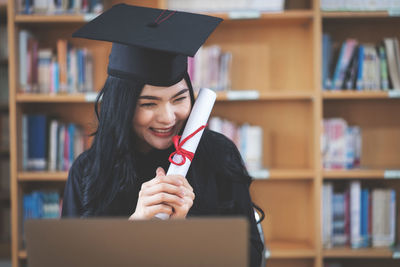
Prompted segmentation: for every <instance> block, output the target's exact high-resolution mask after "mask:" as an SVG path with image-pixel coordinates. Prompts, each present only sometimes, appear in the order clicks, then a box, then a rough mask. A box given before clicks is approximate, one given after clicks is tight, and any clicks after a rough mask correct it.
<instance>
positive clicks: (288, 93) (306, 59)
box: [0, 0, 400, 267]
mask: <svg viewBox="0 0 400 267" xmlns="http://www.w3.org/2000/svg"><path fill="white" fill-rule="evenodd" d="M120 2H125V3H128V4H137V5H146V6H150V7H160V8H166V7H167V0H112V1H107V3H106V8H108V7H109V6H111V5H112V4H115V3H120ZM16 3H17V2H16V0H9V7H10V8H9V9H8V10H7V12H8V18H7V19H8V23H9V47H10V58H9V61H8V66H9V68H10V81H9V83H10V103H9V110H10V111H9V112H10V127H11V128H10V129H11V134H10V138H11V146H10V157H11V176H12V181H11V193H10V199H11V204H12V214H11V217H12V227H13V229H12V262H13V267H19V266H21V265H23V264H25V262H26V259H27V253H26V250H24V247H23V246H22V227H21V225H22V217H21V216H20V214H22V210H21V208H22V197H23V194H24V193H25V192H27V191H29V189H30V188H31V187H35V188H37V187H39V186H42V185H43V186H44V187H45V186H46V185H47V184H48V185H53V184H54V183H56V184H57V185H62V184H63V183H64V182H65V181H66V179H67V176H68V173H67V172H28V171H24V170H23V169H22V155H21V151H22V149H21V138H22V137H21V116H22V114H23V113H28V112H33V111H35V112H43V113H46V114H53V113H57V114H59V115H60V118H61V119H63V120H66V121H71V122H76V123H78V124H80V125H85V129H87V130H88V132H90V130H92V128H91V127H90V126H86V125H87V124H90V123H92V122H93V115H92V114H93V107H92V105H93V102H94V100H95V96H96V94H89V95H87V94H70V95H67V94H66V95H47V94H28V93H21V90H20V87H19V84H18V79H19V78H18V77H19V73H18V72H19V62H18V32H19V31H20V30H22V29H29V30H31V31H32V32H33V34H34V35H35V36H37V37H38V39H39V46H41V45H43V46H44V47H54V44H55V42H56V40H57V39H59V38H67V39H68V40H69V41H71V42H72V43H73V44H74V45H76V46H79V47H87V48H88V49H89V50H91V51H92V52H93V56H94V58H95V60H96V61H95V69H94V76H95V79H94V82H95V85H94V87H95V90H97V91H98V90H100V88H101V87H102V85H103V83H104V81H105V78H106V70H107V68H106V67H107V62H108V54H109V51H110V45H109V44H105V43H104V42H95V41H91V40H83V39H73V38H71V37H70V35H71V33H72V32H73V31H74V30H75V29H76V28H78V27H79V26H80V25H82V24H83V23H85V22H86V21H88V20H89V19H91V18H93V15H22V14H18V13H17V12H16V10H15V6H16ZM286 7H287V9H286V10H285V11H284V12H280V13H266V12H238V13H236V14H235V13H234V12H231V13H216V14H214V15H216V16H220V17H222V18H223V19H224V20H225V21H224V22H223V23H222V24H221V25H220V26H219V27H218V28H217V30H216V31H215V33H213V34H212V36H211V37H210V39H209V40H208V41H207V42H206V45H214V44H218V45H219V46H220V47H221V48H222V50H224V51H230V52H231V53H232V55H233V63H232V75H231V76H232V90H231V91H229V92H219V93H218V97H217V103H216V105H215V107H214V110H213V113H212V115H213V116H219V117H222V118H226V119H229V120H231V121H234V122H236V123H238V124H242V123H250V124H253V125H259V126H261V127H262V128H263V166H264V168H265V170H264V172H262V173H261V174H259V177H258V179H255V180H254V182H253V183H252V185H251V187H250V192H251V195H252V199H253V201H254V202H255V203H256V204H257V205H259V206H260V207H261V208H262V209H263V210H264V211H265V214H266V218H265V220H264V221H263V223H262V227H263V231H264V237H265V240H266V244H267V246H268V247H269V249H270V254H269V255H266V256H267V257H268V258H269V259H268V262H267V265H268V266H280V267H288V266H300V267H323V266H324V263H325V262H326V261H329V260H331V259H334V260H337V261H346V260H352V259H357V260H359V259H360V260H364V261H363V263H365V261H369V260H371V258H374V259H377V260H380V261H382V263H383V264H386V263H387V262H386V260H389V259H390V258H391V257H392V256H393V254H391V251H390V249H362V250H352V249H349V248H341V249H329V250H326V249H323V247H322V240H321V239H322V237H321V228H322V225H321V210H320V207H321V197H322V196H321V194H322V192H321V191H322V190H321V188H322V183H323V181H324V180H335V181H336V180H346V179H347V180H350V179H365V180H368V182H369V181H370V180H383V179H385V178H387V177H385V176H387V175H389V176H390V175H392V176H396V175H397V170H400V154H399V153H398V151H399V150H396V151H397V153H395V152H394V151H395V149H397V148H400V139H399V133H400V120H399V116H398V114H400V100H399V99H400V98H399V97H400V95H399V94H398V93H396V92H382V91H362V92H357V91H355V90H351V91H323V90H322V88H321V84H322V81H321V80H322V79H321V66H322V63H321V61H322V56H321V55H322V44H321V41H320V40H321V39H322V33H323V32H329V33H330V34H332V36H333V38H334V40H336V41H343V40H344V39H345V38H348V37H354V38H357V39H359V40H360V42H378V41H379V40H380V39H382V38H383V37H386V36H397V37H400V34H399V32H398V30H397V29H398V28H399V26H400V19H399V18H398V17H397V18H396V17H391V14H389V13H388V12H322V11H320V1H319V0H287V1H286ZM0 12H5V11H2V8H1V7H0ZM333 117H342V118H344V119H346V120H347V121H348V122H349V123H350V124H355V125H360V126H361V128H362V129H363V140H364V145H363V155H362V165H363V166H365V168H363V169H358V170H332V171H328V170H323V169H322V167H321V166H322V157H321V144H320V136H321V134H322V129H321V121H322V119H324V118H333ZM391 181H393V183H396V179H392V180H391ZM338 182H340V181H338ZM372 182H374V181H372ZM399 195H400V192H399ZM380 261H379V262H378V263H381V262H380ZM352 263H353V262H350V263H347V262H346V264H348V265H345V266H363V265H360V264H358V263H357V262H356V263H355V264H352ZM378 265H379V264H378ZM367 266H372V265H370V264H367ZM388 266H396V265H395V263H389V265H388Z"/></svg>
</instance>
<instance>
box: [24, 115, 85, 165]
mask: <svg viewBox="0 0 400 267" xmlns="http://www.w3.org/2000/svg"><path fill="white" fill-rule="evenodd" d="M86 143H87V136H86V135H85V134H84V131H83V129H82V128H81V127H79V126H78V125H76V124H74V123H64V122H61V121H59V120H57V119H52V118H50V117H48V116H47V115H44V114H29V115H28V114H24V115H23V116H22V164H23V169H24V170H33V171H44V170H49V171H67V170H68V169H69V168H70V167H71V165H72V163H73V161H74V160H75V158H76V157H77V156H78V155H79V154H81V153H82V152H83V151H84V150H85V148H86Z"/></svg>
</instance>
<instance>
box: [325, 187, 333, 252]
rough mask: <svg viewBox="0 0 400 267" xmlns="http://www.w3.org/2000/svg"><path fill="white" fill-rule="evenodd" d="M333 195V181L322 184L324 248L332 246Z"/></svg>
mask: <svg viewBox="0 0 400 267" xmlns="http://www.w3.org/2000/svg"><path fill="white" fill-rule="evenodd" d="M332 195H333V183H331V182H324V183H323V185H322V244H323V246H324V248H332V245H333V244H332Z"/></svg>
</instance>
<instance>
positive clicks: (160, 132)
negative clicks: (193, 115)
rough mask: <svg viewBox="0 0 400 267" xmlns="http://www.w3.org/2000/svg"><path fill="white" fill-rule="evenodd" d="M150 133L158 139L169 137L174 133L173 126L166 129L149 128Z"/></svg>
mask: <svg viewBox="0 0 400 267" xmlns="http://www.w3.org/2000/svg"><path fill="white" fill-rule="evenodd" d="M150 132H151V133H152V134H153V135H155V136H158V137H170V136H171V135H173V133H174V126H171V127H168V128H152V127H150Z"/></svg>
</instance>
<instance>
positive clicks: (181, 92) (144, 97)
mask: <svg viewBox="0 0 400 267" xmlns="http://www.w3.org/2000/svg"><path fill="white" fill-rule="evenodd" d="M187 91H189V89H187V88H186V89H182V90H180V91H179V92H178V93H176V94H175V95H173V96H172V97H171V99H172V98H175V97H177V96H179V95H182V94H184V93H186V92H187ZM139 99H150V100H161V98H160V97H157V96H152V95H142V96H139Z"/></svg>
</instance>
